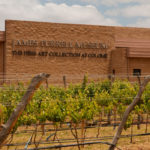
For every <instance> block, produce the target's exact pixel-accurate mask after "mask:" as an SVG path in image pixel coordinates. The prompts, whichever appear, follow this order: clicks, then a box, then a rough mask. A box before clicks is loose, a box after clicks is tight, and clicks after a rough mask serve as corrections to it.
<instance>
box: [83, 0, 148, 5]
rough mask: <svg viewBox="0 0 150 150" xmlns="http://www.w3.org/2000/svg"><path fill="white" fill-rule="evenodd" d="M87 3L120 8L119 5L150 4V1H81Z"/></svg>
mask: <svg viewBox="0 0 150 150" xmlns="http://www.w3.org/2000/svg"><path fill="white" fill-rule="evenodd" d="M81 1H83V2H87V3H95V4H98V3H99V4H103V5H106V6H118V5H119V4H129V3H132V2H133V3H139V4H148V3H149V4H150V0H81Z"/></svg>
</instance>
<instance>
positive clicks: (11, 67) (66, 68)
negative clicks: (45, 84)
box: [6, 20, 114, 82]
mask: <svg viewBox="0 0 150 150" xmlns="http://www.w3.org/2000/svg"><path fill="white" fill-rule="evenodd" d="M113 30H114V28H113V27H109V28H108V27H104V26H90V25H74V24H72V25H70V24H57V23H40V22H26V21H9V20H8V21H6V54H7V55H6V73H7V74H10V73H27V74H37V73H41V72H45V73H50V74H51V78H53V79H55V78H56V80H57V79H58V77H59V76H60V78H61V77H62V76H63V75H66V76H68V78H67V79H69V80H70V81H71V82H73V80H74V78H76V79H79V78H83V75H84V74H88V75H89V76H90V75H93V76H95V77H97V78H98V76H99V75H107V74H108V72H109V63H110V52H111V49H114V35H113V34H112V33H113V32H114V31H113ZM18 39H19V40H21V39H23V40H37V41H39V40H46V41H51V40H53V41H66V42H72V43H76V42H79V43H80V42H93V43H94V42H102V43H106V45H108V49H103V50H101V49H94V48H92V49H88V48H79V49H77V48H74V47H73V48H52V47H49V48H46V47H39V46H37V47H32V46H13V45H12V41H13V40H18ZM13 49H15V50H16V49H21V50H32V51H36V52H40V51H43V52H44V51H48V52H50V51H53V52H72V53H75V52H77V53H95V54H99V53H107V55H108V57H107V58H88V57H86V58H81V57H80V58H79V57H55V56H51V57H49V56H13V55H12V50H13ZM61 82H62V81H61Z"/></svg>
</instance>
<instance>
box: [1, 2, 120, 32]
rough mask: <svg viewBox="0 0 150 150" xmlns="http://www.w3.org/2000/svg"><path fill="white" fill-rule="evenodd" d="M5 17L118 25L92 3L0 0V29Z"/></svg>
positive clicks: (2, 27)
mask: <svg viewBox="0 0 150 150" xmlns="http://www.w3.org/2000/svg"><path fill="white" fill-rule="evenodd" d="M5 19H17V20H33V21H48V22H62V23H80V24H99V25H119V24H118V23H117V21H115V20H113V19H111V18H105V17H104V16H103V15H102V14H101V13H100V12H99V11H98V10H97V9H96V7H94V6H92V5H87V6H80V5H72V6H69V5H67V4H55V3H52V2H47V3H45V4H44V5H42V4H41V3H40V1H39V0H0V20H1V22H0V29H1V30H2V29H4V20H5Z"/></svg>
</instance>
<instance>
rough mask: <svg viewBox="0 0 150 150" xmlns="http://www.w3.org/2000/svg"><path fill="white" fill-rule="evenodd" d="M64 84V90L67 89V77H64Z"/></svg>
mask: <svg viewBox="0 0 150 150" xmlns="http://www.w3.org/2000/svg"><path fill="white" fill-rule="evenodd" d="M63 82H64V88H65V89H66V88H67V83H66V76H63Z"/></svg>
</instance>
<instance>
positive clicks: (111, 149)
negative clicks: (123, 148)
mask: <svg viewBox="0 0 150 150" xmlns="http://www.w3.org/2000/svg"><path fill="white" fill-rule="evenodd" d="M149 81H150V76H147V77H146V78H145V79H144V81H143V82H142V83H141V85H140V88H139V91H138V93H137V95H136V97H135V98H134V100H133V101H132V103H131V104H130V105H129V106H128V107H127V108H126V110H125V112H124V114H123V117H122V121H121V123H120V125H119V127H118V129H117V132H116V134H115V136H114V138H113V141H112V145H111V146H110V147H109V150H114V149H115V146H116V144H117V142H118V140H119V138H120V136H121V133H122V130H123V128H124V125H125V123H126V121H127V119H128V116H129V114H130V112H131V111H132V110H133V109H134V107H135V106H136V105H137V104H138V102H139V101H140V99H141V96H142V94H143V92H144V90H145V87H146V85H147V84H148V82H149Z"/></svg>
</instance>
